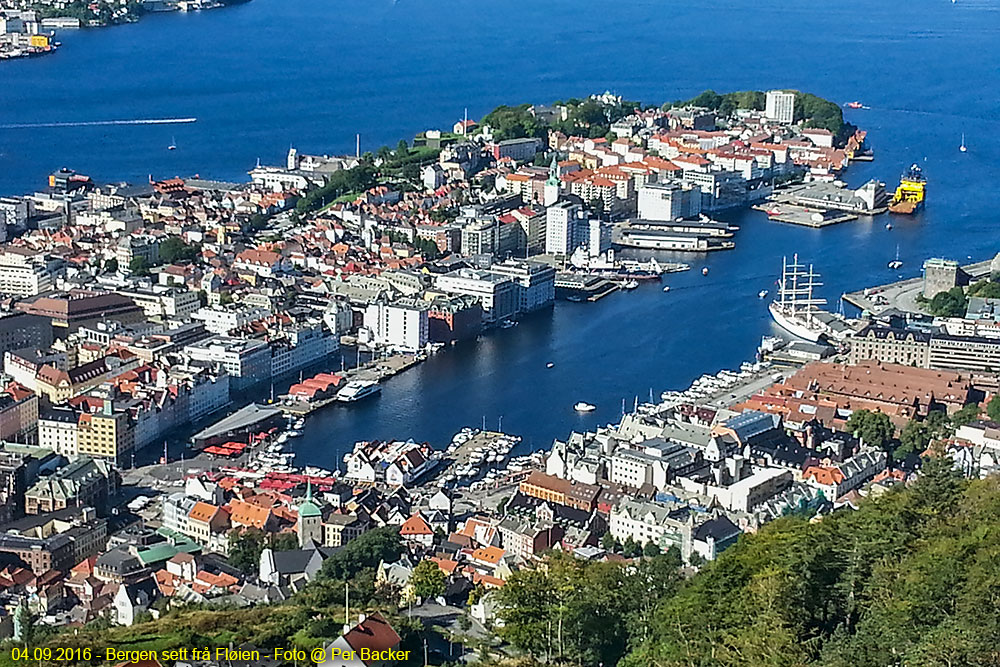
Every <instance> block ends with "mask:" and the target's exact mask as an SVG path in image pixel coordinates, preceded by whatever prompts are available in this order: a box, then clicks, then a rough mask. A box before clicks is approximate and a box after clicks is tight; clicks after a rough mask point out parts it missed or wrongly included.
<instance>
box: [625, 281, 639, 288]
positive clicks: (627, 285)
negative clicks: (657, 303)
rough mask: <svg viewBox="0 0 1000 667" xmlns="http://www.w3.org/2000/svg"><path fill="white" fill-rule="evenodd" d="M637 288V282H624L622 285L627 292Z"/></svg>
mask: <svg viewBox="0 0 1000 667" xmlns="http://www.w3.org/2000/svg"><path fill="white" fill-rule="evenodd" d="M638 286H639V281H638V280H626V281H625V282H623V283H622V288H623V289H628V290H632V289H635V288H636V287H638Z"/></svg>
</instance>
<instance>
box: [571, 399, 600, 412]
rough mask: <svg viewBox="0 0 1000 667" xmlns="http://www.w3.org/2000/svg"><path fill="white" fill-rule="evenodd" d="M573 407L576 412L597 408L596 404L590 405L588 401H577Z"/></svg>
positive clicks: (591, 410)
mask: <svg viewBox="0 0 1000 667" xmlns="http://www.w3.org/2000/svg"><path fill="white" fill-rule="evenodd" d="M573 409H574V410H576V411H577V412H593V411H594V410H596V409H597V406H596V405H592V404H590V403H585V402H584V401H578V402H577V403H576V404H575V405H574V406H573Z"/></svg>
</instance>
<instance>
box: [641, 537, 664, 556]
mask: <svg viewBox="0 0 1000 667" xmlns="http://www.w3.org/2000/svg"><path fill="white" fill-rule="evenodd" d="M642 555H643V556H645V557H646V558H652V557H653V556H659V555H660V547H658V546H656V543H655V542H653V541H649V542H646V546H644V547H643V548H642Z"/></svg>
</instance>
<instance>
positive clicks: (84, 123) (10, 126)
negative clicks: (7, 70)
mask: <svg viewBox="0 0 1000 667" xmlns="http://www.w3.org/2000/svg"><path fill="white" fill-rule="evenodd" d="M197 121H198V119H197V118H136V119H132V120H81V121H68V122H56V123H7V124H4V125H0V130H35V129H42V128H48V127H99V126H102V125H179V124H182V123H195V122H197Z"/></svg>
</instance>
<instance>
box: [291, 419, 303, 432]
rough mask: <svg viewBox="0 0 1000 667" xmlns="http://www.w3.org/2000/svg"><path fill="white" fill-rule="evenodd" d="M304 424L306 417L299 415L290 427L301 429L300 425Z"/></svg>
mask: <svg viewBox="0 0 1000 667" xmlns="http://www.w3.org/2000/svg"><path fill="white" fill-rule="evenodd" d="M305 425H306V418H305V417H300V418H299V419H296V420H295V423H294V424H292V428H295V429H300V430H301V429H302V427H303V426H305Z"/></svg>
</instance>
